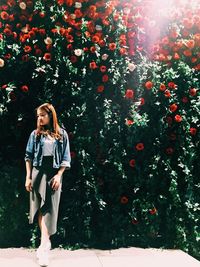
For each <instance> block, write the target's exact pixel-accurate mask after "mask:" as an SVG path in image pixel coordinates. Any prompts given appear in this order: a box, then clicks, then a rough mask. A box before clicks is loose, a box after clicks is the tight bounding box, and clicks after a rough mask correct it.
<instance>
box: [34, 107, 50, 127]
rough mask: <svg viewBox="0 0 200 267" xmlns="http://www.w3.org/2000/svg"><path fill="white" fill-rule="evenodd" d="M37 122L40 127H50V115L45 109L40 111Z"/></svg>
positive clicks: (38, 111)
mask: <svg viewBox="0 0 200 267" xmlns="http://www.w3.org/2000/svg"><path fill="white" fill-rule="evenodd" d="M37 120H38V123H39V125H40V126H44V125H49V123H50V117H49V114H48V113H47V112H46V111H45V110H43V109H38V110H37Z"/></svg>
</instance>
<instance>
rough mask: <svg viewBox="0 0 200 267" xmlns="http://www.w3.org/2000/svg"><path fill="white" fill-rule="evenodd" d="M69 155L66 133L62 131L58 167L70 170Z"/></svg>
mask: <svg viewBox="0 0 200 267" xmlns="http://www.w3.org/2000/svg"><path fill="white" fill-rule="evenodd" d="M70 163H71V154H70V144H69V137H68V134H67V132H66V131H65V130H64V129H63V157H62V162H61V164H60V166H65V167H66V168H67V169H69V168H71V164H70Z"/></svg>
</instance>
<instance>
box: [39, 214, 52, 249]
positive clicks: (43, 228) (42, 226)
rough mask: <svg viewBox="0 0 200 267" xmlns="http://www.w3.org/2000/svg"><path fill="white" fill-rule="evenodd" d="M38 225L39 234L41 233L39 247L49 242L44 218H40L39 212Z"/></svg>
mask: <svg viewBox="0 0 200 267" xmlns="http://www.w3.org/2000/svg"><path fill="white" fill-rule="evenodd" d="M38 224H39V227H40V232H41V246H43V245H45V244H47V243H49V242H50V235H49V233H48V230H47V227H46V224H45V222H44V216H42V213H41V211H39V214H38Z"/></svg>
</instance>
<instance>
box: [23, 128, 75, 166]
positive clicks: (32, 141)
mask: <svg viewBox="0 0 200 267" xmlns="http://www.w3.org/2000/svg"><path fill="white" fill-rule="evenodd" d="M60 130H61V133H62V138H61V139H60V140H57V139H56V141H55V142H54V146H53V168H56V169H58V168H60V167H61V166H65V167H66V169H69V168H71V165H70V162H71V155H70V146H69V138H68V134H67V132H66V131H65V130H64V129H63V128H60ZM36 137H37V136H36V134H35V130H33V131H32V132H31V134H30V136H29V139H28V143H27V146H26V152H25V157H24V160H25V161H26V160H30V161H31V162H32V165H33V166H41V165H42V158H43V150H42V146H43V144H44V138H45V136H43V135H41V138H40V140H37V138H36Z"/></svg>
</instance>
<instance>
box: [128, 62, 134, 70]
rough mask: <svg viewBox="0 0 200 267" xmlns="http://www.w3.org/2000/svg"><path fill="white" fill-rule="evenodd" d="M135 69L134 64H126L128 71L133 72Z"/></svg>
mask: <svg viewBox="0 0 200 267" xmlns="http://www.w3.org/2000/svg"><path fill="white" fill-rule="evenodd" d="M135 68H136V65H135V64H133V63H129V64H128V69H129V70H130V71H134V69H135Z"/></svg>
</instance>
